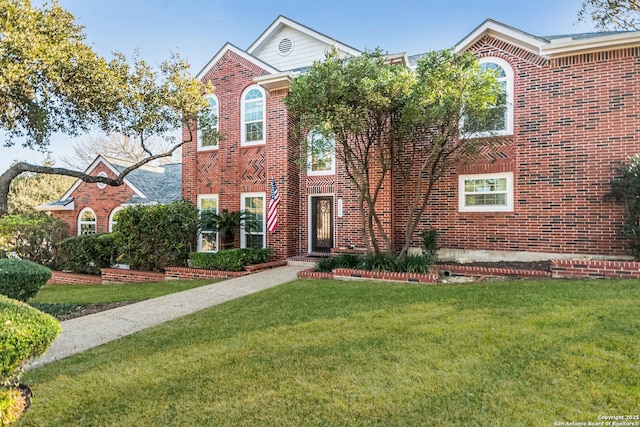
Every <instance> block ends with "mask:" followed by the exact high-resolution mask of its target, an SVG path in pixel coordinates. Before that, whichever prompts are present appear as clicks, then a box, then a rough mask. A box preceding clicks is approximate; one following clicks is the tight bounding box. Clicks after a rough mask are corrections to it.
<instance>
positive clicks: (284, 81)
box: [253, 71, 295, 92]
mask: <svg viewBox="0 0 640 427" xmlns="http://www.w3.org/2000/svg"><path fill="white" fill-rule="evenodd" d="M294 78H295V75H294V74H293V73H292V72H290V71H284V72H281V73H277V74H269V75H267V76H259V77H255V78H254V79H253V81H254V82H256V83H257V84H258V85H260V86H261V87H263V88H265V89H266V90H267V91H269V92H274V91H276V90H281V89H289V87H290V86H291V82H293V79H294Z"/></svg>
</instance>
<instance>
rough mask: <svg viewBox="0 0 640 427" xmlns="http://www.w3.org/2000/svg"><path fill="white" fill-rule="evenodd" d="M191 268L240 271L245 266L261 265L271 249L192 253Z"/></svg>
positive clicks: (265, 260) (266, 259)
mask: <svg viewBox="0 0 640 427" xmlns="http://www.w3.org/2000/svg"><path fill="white" fill-rule="evenodd" d="M190 258H191V266H192V267H196V268H206V269H209V270H223V271H242V270H244V268H245V267H246V266H247V265H251V264H262V263H265V262H268V261H269V259H270V258H271V249H269V248H266V249H253V248H243V249H227V250H224V251H220V252H193V253H191V255H190Z"/></svg>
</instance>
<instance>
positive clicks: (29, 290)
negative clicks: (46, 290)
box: [0, 258, 51, 301]
mask: <svg viewBox="0 0 640 427" xmlns="http://www.w3.org/2000/svg"><path fill="white" fill-rule="evenodd" d="M50 278H51V270H49V269H48V268H47V267H45V266H42V265H40V264H36V263H35V262H31V261H25V260H21V259H6V258H5V259H0V294H1V295H5V296H7V297H9V298H13V299H17V300H19V301H28V300H29V299H30V298H32V297H34V296H35V295H36V294H37V293H38V290H39V289H40V288H41V287H42V286H43V285H44V284H45V283H47V280H49V279H50Z"/></svg>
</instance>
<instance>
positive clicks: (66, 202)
mask: <svg viewBox="0 0 640 427" xmlns="http://www.w3.org/2000/svg"><path fill="white" fill-rule="evenodd" d="M100 164H102V165H104V166H105V167H107V168H108V169H109V170H110V171H111V172H112V173H113V174H114V175H119V174H120V172H122V171H123V170H124V169H126V168H127V167H129V166H131V165H132V164H133V163H132V162H129V161H125V160H120V159H114V158H108V157H106V156H102V155H99V156H98V157H96V159H95V160H94V161H93V163H91V165H89V167H88V168H87V169H86V170H85V171H84V172H85V173H86V174H92V172H94V171H95V169H96V167H97V166H98V165H100ZM83 182H84V181H82V180H81V179H78V180H76V182H75V183H74V184H73V185H72V186H71V187H70V188H69V189H68V190H67V192H66V193H65V194H64V195H63V196H62V197H61V198H60V199H59V200H56V201H53V202H50V203H45V204H43V205H40V206H36V209H37V210H74V209H75V206H74V199H73V197H72V194H73V192H74V191H75V190H76V189H77V188H78V187H79V186H80V184H82V183H83ZM124 185H127V186H128V187H129V188H131V190H132V191H133V192H134V196H133V197H132V198H131V199H130V200H129V201H128V202H126V203H125V204H139V203H145V204H149V203H159V204H164V203H170V202H173V201H176V200H181V199H182V164H181V163H172V164H167V165H161V166H150V165H144V166H141V167H139V168H137V169H135V170H133V171H131V172H130V173H129V174H127V176H126V177H125V178H124Z"/></svg>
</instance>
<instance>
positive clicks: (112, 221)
mask: <svg viewBox="0 0 640 427" xmlns="http://www.w3.org/2000/svg"><path fill="white" fill-rule="evenodd" d="M122 209H124V208H123V207H122V206H118V207H117V208H114V209H113V210H112V211H111V214H109V233H111V232H112V231H113V226H114V225H115V224H117V223H118V213H119V212H120V211H121V210H122Z"/></svg>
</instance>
